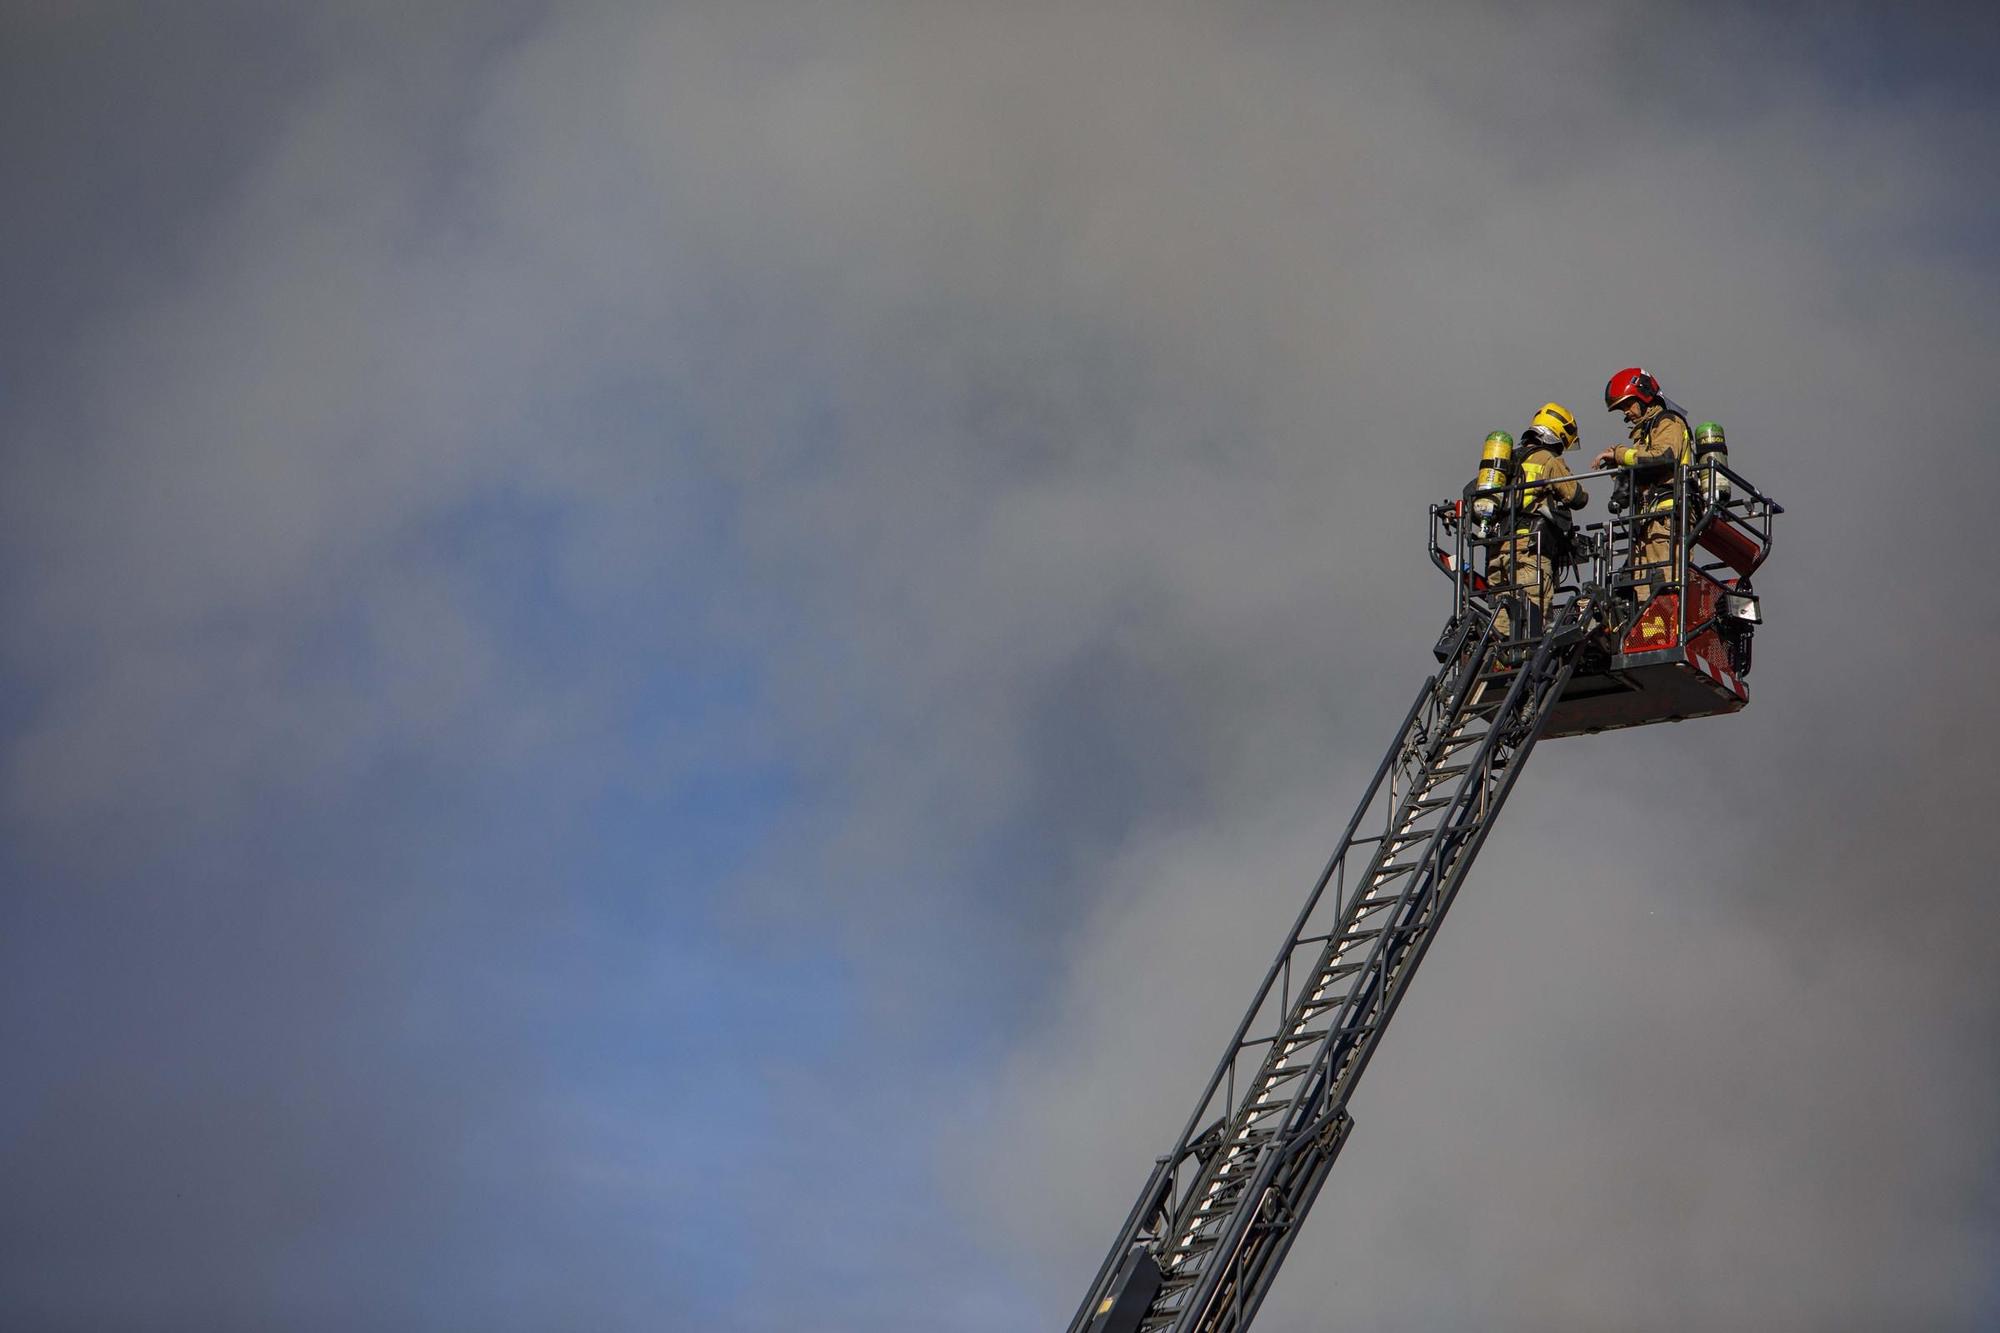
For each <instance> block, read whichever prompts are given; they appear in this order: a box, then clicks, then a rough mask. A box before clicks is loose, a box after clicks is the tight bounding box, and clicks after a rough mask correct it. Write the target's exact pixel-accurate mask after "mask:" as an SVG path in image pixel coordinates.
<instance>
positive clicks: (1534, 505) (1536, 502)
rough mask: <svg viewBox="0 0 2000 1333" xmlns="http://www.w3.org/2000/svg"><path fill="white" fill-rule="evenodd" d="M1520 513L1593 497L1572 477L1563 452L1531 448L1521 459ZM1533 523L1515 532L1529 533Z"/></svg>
mask: <svg viewBox="0 0 2000 1333" xmlns="http://www.w3.org/2000/svg"><path fill="white" fill-rule="evenodd" d="M1520 467H1521V482H1522V491H1521V513H1522V515H1523V516H1526V515H1528V514H1531V513H1533V512H1534V511H1535V510H1537V509H1540V508H1543V507H1545V506H1546V507H1548V508H1554V507H1555V506H1557V505H1560V506H1561V507H1562V508H1564V509H1576V508H1579V507H1581V506H1582V505H1583V504H1584V503H1585V501H1587V500H1588V499H1589V498H1590V497H1588V496H1586V495H1585V494H1584V493H1583V487H1582V486H1580V485H1578V484H1577V483H1576V481H1575V480H1574V479H1572V478H1571V477H1570V474H1569V466H1568V465H1567V464H1565V463H1564V462H1563V461H1562V455H1560V454H1557V453H1554V452H1552V451H1551V450H1548V449H1531V450H1529V451H1528V453H1527V454H1526V455H1525V456H1524V457H1523V458H1522V459H1521V464H1520ZM1533 531H1534V529H1533V528H1530V527H1520V528H1516V529H1515V532H1516V533H1518V534H1520V535H1522V536H1526V535H1528V534H1529V533H1531V532H1533Z"/></svg>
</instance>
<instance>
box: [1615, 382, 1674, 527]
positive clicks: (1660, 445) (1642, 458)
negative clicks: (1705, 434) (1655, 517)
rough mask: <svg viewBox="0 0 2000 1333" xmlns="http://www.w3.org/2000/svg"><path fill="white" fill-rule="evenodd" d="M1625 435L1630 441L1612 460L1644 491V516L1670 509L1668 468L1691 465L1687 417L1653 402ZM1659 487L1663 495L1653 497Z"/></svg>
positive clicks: (1672, 501)
mask: <svg viewBox="0 0 2000 1333" xmlns="http://www.w3.org/2000/svg"><path fill="white" fill-rule="evenodd" d="M1627 434H1628V435H1629V436H1630V438H1631V441H1632V442H1631V443H1630V444H1628V445H1626V446H1625V447H1624V448H1623V449H1619V450H1616V451H1614V452H1613V454H1612V457H1613V458H1614V459H1616V460H1617V462H1618V464H1619V466H1621V467H1629V468H1632V469H1634V471H1635V473H1636V475H1635V476H1634V478H1633V480H1634V481H1635V482H1636V483H1638V484H1639V485H1640V486H1642V487H1644V488H1646V492H1647V494H1648V496H1649V497H1650V501H1651V502H1650V503H1648V504H1647V505H1646V511H1647V512H1648V513H1653V512H1656V511H1659V510H1663V509H1672V508H1673V507H1674V495H1673V490H1672V485H1671V483H1672V481H1673V477H1672V474H1671V469H1672V468H1673V466H1674V464H1676V463H1680V464H1688V463H1692V462H1694V433H1693V432H1692V431H1690V430H1689V429H1688V424H1687V418H1686V417H1684V416H1682V415H1681V414H1680V413H1678V412H1669V411H1668V410H1667V409H1666V408H1665V407H1664V406H1662V405H1661V404H1659V403H1655V404H1653V405H1652V406H1651V407H1649V408H1647V409H1646V410H1645V412H1644V413H1642V414H1641V415H1640V417H1639V419H1638V420H1637V421H1635V422H1633V423H1632V426H1631V428H1630V430H1629V431H1628V432H1627ZM1663 488H1664V492H1663V493H1660V494H1655V492H1662V490H1663Z"/></svg>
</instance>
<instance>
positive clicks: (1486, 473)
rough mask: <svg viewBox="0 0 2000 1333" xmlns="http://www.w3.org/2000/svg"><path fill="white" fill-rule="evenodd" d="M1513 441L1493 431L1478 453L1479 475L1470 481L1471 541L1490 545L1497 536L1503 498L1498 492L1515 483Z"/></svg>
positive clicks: (1500, 432) (1468, 509)
mask: <svg viewBox="0 0 2000 1333" xmlns="http://www.w3.org/2000/svg"><path fill="white" fill-rule="evenodd" d="M1514 473H1515V467H1514V437H1513V436H1512V435H1509V434H1508V433H1507V432H1506V431H1504V430H1496V431H1494V432H1493V433H1492V434H1491V435H1488V436H1487V437H1486V442H1485V443H1484V444H1483V445H1481V446H1480V449H1479V471H1478V472H1477V473H1476V474H1474V476H1473V478H1472V492H1473V493H1472V503H1471V504H1470V505H1468V506H1467V507H1466V508H1467V511H1468V512H1469V513H1470V514H1471V515H1472V522H1471V524H1470V526H1469V529H1468V530H1469V531H1470V532H1471V534H1472V537H1473V540H1475V541H1482V542H1490V541H1493V540H1495V539H1496V538H1498V537H1499V536H1500V528H1501V511H1502V510H1503V509H1505V508H1506V503H1505V500H1506V497H1505V496H1503V495H1502V494H1501V493H1500V492H1502V491H1504V490H1506V489H1507V487H1508V486H1510V485H1512V484H1513V481H1514Z"/></svg>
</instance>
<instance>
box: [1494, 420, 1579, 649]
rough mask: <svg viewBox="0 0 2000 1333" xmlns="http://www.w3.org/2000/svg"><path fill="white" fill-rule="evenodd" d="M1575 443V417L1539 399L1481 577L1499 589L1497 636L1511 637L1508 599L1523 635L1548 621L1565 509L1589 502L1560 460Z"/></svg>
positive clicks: (1566, 549) (1565, 533)
mask: <svg viewBox="0 0 2000 1333" xmlns="http://www.w3.org/2000/svg"><path fill="white" fill-rule="evenodd" d="M1576 442H1577V428H1576V417H1575V415H1574V414H1573V413H1571V412H1570V410H1569V409H1568V408H1566V407H1564V406H1563V405H1562V404H1561V403H1544V404H1542V408H1541V410H1540V411H1539V412H1537V413H1535V419H1534V421H1533V423H1532V424H1530V425H1529V427H1528V428H1527V429H1526V430H1525V431H1522V432H1521V445H1520V449H1519V452H1517V453H1516V454H1515V461H1514V471H1515V479H1516V480H1517V481H1518V482H1519V483H1520V486H1521V494H1520V499H1519V501H1518V503H1517V505H1516V506H1515V507H1514V510H1513V515H1514V517H1513V520H1512V527H1513V530H1512V531H1511V532H1509V533H1507V534H1506V536H1505V537H1504V538H1503V539H1502V540H1500V541H1498V542H1496V543H1494V544H1493V546H1492V547H1491V548H1490V553H1489V555H1488V558H1487V564H1486V580H1487V582H1488V583H1490V584H1491V585H1492V586H1493V588H1494V589H1495V590H1496V591H1498V592H1500V593H1501V597H1500V599H1499V602H1500V608H1499V610H1498V612H1496V613H1495V615H1494V617H1493V628H1494V632H1495V633H1496V634H1497V635H1498V636H1499V637H1500V638H1503V639H1506V638H1511V637H1512V629H1513V621H1512V618H1511V617H1510V616H1509V615H1508V611H1507V605H1508V603H1509V602H1516V601H1518V602H1519V603H1520V606H1521V609H1522V611H1523V613H1524V614H1525V616H1526V618H1527V622H1528V623H1527V625H1526V626H1525V633H1526V637H1530V638H1533V637H1536V636H1539V635H1540V634H1541V632H1542V627H1543V626H1544V625H1545V624H1546V623H1547V621H1548V614H1549V606H1550V604H1551V603H1552V602H1554V600H1555V595H1556V584H1557V583H1559V582H1560V581H1561V578H1560V575H1561V571H1562V569H1563V568H1564V567H1565V566H1566V565H1568V564H1569V562H1570V548H1571V545H1572V540H1571V531H1572V525H1571V522H1570V512H1571V511H1572V510H1576V509H1581V508H1583V506H1584V505H1586V504H1588V503H1589V502H1590V496H1589V495H1588V494H1586V493H1585V491H1584V489H1583V487H1582V486H1581V485H1579V484H1578V483H1577V482H1576V481H1575V480H1574V479H1573V478H1571V476H1570V471H1569V468H1568V466H1566V465H1565V464H1564V463H1563V460H1562V456H1563V454H1565V453H1566V452H1568V451H1569V450H1571V449H1574V448H1575V447H1576ZM1510 593H1514V594H1518V595H1509V594H1510ZM1514 656H1518V654H1515V655H1514Z"/></svg>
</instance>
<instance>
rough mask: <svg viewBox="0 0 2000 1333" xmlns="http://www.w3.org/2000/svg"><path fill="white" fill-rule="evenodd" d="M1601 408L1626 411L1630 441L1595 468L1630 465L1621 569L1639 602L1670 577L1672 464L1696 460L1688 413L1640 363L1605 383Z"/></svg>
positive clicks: (1601, 458) (1599, 458) (1606, 455)
mask: <svg viewBox="0 0 2000 1333" xmlns="http://www.w3.org/2000/svg"><path fill="white" fill-rule="evenodd" d="M1604 410H1605V411H1607V412H1622V413H1624V415H1625V429H1626V433H1627V435H1628V436H1629V437H1630V442H1629V443H1627V444H1625V445H1623V446H1620V447H1617V448H1612V449H1606V450H1605V451H1604V452H1603V453H1601V454H1599V455H1598V456H1597V461H1596V463H1595V464H1594V465H1593V466H1594V467H1596V468H1607V467H1612V466H1617V467H1622V468H1626V469H1629V476H1630V487H1629V495H1630V499H1629V503H1630V504H1631V506H1632V527H1633V534H1632V551H1631V554H1630V556H1629V557H1628V558H1627V560H1626V563H1625V567H1626V569H1628V570H1630V571H1632V573H1633V576H1634V579H1635V583H1634V587H1633V591H1634V593H1635V594H1636V595H1637V597H1638V600H1639V603H1640V604H1642V605H1643V604H1644V603H1645V601H1646V598H1647V597H1648V596H1649V595H1650V594H1651V593H1652V592H1653V590H1654V589H1655V588H1656V587H1659V586H1660V585H1664V584H1667V583H1670V582H1671V581H1672V580H1673V558H1674V467H1675V465H1676V464H1679V463H1691V462H1693V461H1694V459H1693V454H1692V450H1693V447H1694V446H1693V436H1692V435H1691V434H1690V433H1689V431H1688V423H1687V416H1686V415H1685V414H1684V413H1682V411H1681V410H1680V409H1679V408H1678V407H1677V406H1675V405H1674V402H1673V400H1672V399H1670V398H1668V397H1667V396H1666V395H1665V394H1663V393H1661V392H1660V382H1659V381H1658V380H1656V379H1654V378H1653V377H1652V376H1651V375H1649V374H1647V373H1646V372H1645V371H1644V370H1643V369H1641V368H1640V367H1638V366H1629V367H1627V368H1626V369H1624V370H1621V371H1619V372H1618V373H1617V374H1616V375H1613V376H1612V377H1611V379H1610V382H1608V383H1607V384H1606V385H1605V386H1604Z"/></svg>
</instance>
